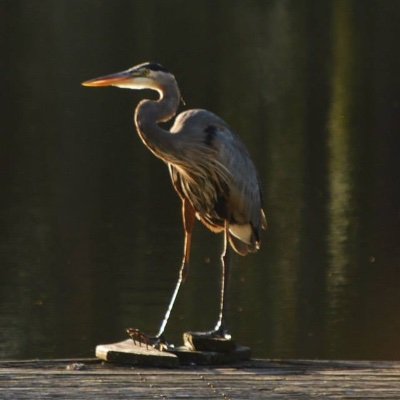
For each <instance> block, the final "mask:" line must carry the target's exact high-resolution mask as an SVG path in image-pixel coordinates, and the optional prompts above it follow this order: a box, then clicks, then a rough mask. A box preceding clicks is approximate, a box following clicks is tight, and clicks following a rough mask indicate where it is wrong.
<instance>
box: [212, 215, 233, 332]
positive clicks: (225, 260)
mask: <svg viewBox="0 0 400 400" xmlns="http://www.w3.org/2000/svg"><path fill="white" fill-rule="evenodd" d="M229 262H230V260H229V224H228V222H227V221H225V229H224V249H223V251H222V254H221V298H220V308H219V318H218V321H217V324H216V325H215V328H214V332H216V333H218V334H221V335H224V334H225V333H226V332H225V329H226V326H225V312H226V308H227V300H228V290H227V288H228V281H229Z"/></svg>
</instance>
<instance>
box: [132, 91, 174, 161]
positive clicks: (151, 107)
mask: <svg viewBox="0 0 400 400" xmlns="http://www.w3.org/2000/svg"><path fill="white" fill-rule="evenodd" d="M160 93H161V94H160V98H159V99H158V100H157V101H154V100H142V101H141V102H140V103H139V104H138V106H137V107H136V110H135V125H136V128H137V131H138V134H139V136H140V138H141V139H142V141H143V143H144V144H145V145H146V147H148V148H149V149H150V151H151V152H152V153H153V154H154V155H155V156H156V157H158V158H161V159H162V160H164V161H166V162H171V161H173V160H172V159H171V157H173V156H174V154H175V153H176V151H177V149H176V140H175V137H174V135H172V134H171V133H170V132H169V131H167V130H165V129H162V128H161V127H160V126H159V125H158V123H160V122H166V121H169V120H170V119H171V118H172V117H173V116H174V115H175V114H176V111H177V109H178V106H179V102H180V98H181V96H180V93H179V88H178V85H177V84H174V85H170V86H168V87H163V88H162V90H160Z"/></svg>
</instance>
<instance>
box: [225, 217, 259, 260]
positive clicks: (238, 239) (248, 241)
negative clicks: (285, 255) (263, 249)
mask: <svg viewBox="0 0 400 400" xmlns="http://www.w3.org/2000/svg"><path fill="white" fill-rule="evenodd" d="M229 233H230V234H229V243H230V244H231V246H232V248H233V249H234V250H235V251H236V253H238V254H240V255H241V256H245V255H247V253H254V252H256V251H257V250H258V249H259V248H260V242H259V240H258V238H256V235H255V232H254V229H253V227H252V226H251V225H250V224H247V225H230V226H229Z"/></svg>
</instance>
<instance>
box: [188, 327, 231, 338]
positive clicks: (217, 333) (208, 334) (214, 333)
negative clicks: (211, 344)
mask: <svg viewBox="0 0 400 400" xmlns="http://www.w3.org/2000/svg"><path fill="white" fill-rule="evenodd" d="M192 334H193V335H195V336H197V337H201V338H204V339H225V340H231V339H232V335H231V334H230V333H229V331H228V330H227V329H225V328H224V327H223V326H221V327H218V328H217V327H216V328H214V329H213V330H211V331H205V332H192Z"/></svg>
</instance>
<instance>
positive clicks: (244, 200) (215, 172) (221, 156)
mask: <svg viewBox="0 0 400 400" xmlns="http://www.w3.org/2000/svg"><path fill="white" fill-rule="evenodd" d="M170 131H171V133H172V134H175V135H177V136H176V139H177V142H178V143H179V146H180V154H181V157H179V160H176V162H173V163H171V164H170V172H171V179H172V181H173V184H174V187H175V189H176V190H177V192H178V193H179V195H180V196H181V197H184V198H187V199H188V200H189V201H190V203H191V204H192V206H193V207H194V209H195V210H196V212H197V216H198V218H199V219H200V220H201V221H202V222H203V223H204V224H205V225H206V226H207V227H209V228H210V229H212V230H215V231H219V230H222V229H223V227H224V222H225V220H227V221H228V222H229V232H230V242H231V245H232V247H233V248H234V249H235V250H236V251H237V252H238V253H239V254H243V255H244V254H247V252H249V251H256V250H257V249H258V247H259V244H260V230H261V228H264V227H265V226H266V221H265V216H264V212H263V210H262V208H261V191H260V184H259V179H258V174H257V171H256V168H255V166H254V164H253V162H252V160H251V158H250V156H249V153H248V151H247V149H246V147H245V146H244V144H243V143H242V141H241V140H240V138H239V136H238V135H236V134H235V133H234V132H232V130H231V129H230V128H229V126H228V125H227V124H226V123H225V122H224V121H223V120H222V119H221V118H219V117H218V116H216V115H215V114H213V113H211V112H209V111H205V110H189V111H186V112H184V113H181V114H179V115H178V117H177V118H176V120H175V123H174V125H173V126H172V128H171V130H170Z"/></svg>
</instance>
